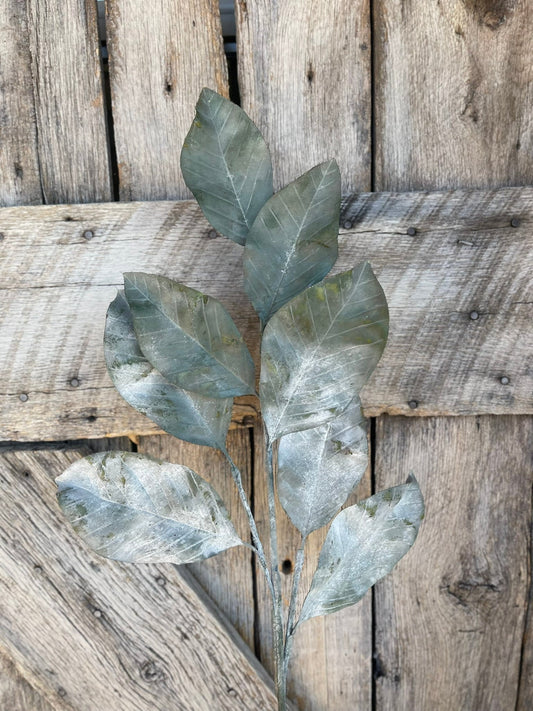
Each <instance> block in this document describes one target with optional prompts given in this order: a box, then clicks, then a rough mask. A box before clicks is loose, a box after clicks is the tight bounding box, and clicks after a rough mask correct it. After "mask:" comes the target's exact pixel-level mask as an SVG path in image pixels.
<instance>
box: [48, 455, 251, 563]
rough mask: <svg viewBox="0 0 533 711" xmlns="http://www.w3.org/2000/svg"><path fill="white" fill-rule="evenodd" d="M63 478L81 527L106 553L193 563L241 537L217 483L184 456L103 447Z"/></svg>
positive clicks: (66, 506) (68, 508)
mask: <svg viewBox="0 0 533 711" xmlns="http://www.w3.org/2000/svg"><path fill="white" fill-rule="evenodd" d="M56 483H57V486H58V500H59V504H60V506H61V508H62V509H63V512H64V513H65V515H66V517H67V518H68V520H69V521H70V523H71V524H72V526H73V528H74V530H75V531H76V533H78V534H79V535H80V536H81V538H82V539H83V540H84V541H85V542H86V543H88V544H89V545H90V546H91V548H93V549H94V550H95V551H96V552H97V553H98V554H100V555H102V556H104V557H105V558H112V559H114V560H122V561H128V562H132V563H148V562H156V563H176V564H181V563H192V562H193V561H196V560H201V559H203V558H209V557H210V556H212V555H215V554H216V553H220V552H221V551H223V550H226V549H227V548H232V547H233V546H238V545H240V544H241V543H242V541H241V540H240V538H239V537H238V536H237V533H236V531H235V529H234V527H233V524H232V523H231V521H230V520H229V516H228V513H227V511H226V509H225V508H224V505H223V503H222V501H221V500H220V498H219V496H218V494H217V493H216V492H215V490H214V489H213V488H212V487H211V486H210V485H209V484H208V483H207V482H206V481H204V479H202V478H201V477H200V476H198V474H196V473H195V472H193V471H192V470H191V469H188V468H187V467H184V466H181V465H180V464H170V463H168V462H160V461H157V460H155V459H152V458H151V457H147V456H145V455H140V454H133V453H130V452H101V453H99V454H94V455H92V456H89V457H85V458H84V459H80V460H79V461H77V462H75V463H74V464H72V465H71V466H70V467H69V468H68V469H67V470H66V471H65V472H64V473H63V474H62V475H61V476H59V477H58V478H57V479H56Z"/></svg>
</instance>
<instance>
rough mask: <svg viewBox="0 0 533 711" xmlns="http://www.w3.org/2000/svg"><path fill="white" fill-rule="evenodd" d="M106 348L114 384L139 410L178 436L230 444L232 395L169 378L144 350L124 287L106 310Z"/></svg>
mask: <svg viewBox="0 0 533 711" xmlns="http://www.w3.org/2000/svg"><path fill="white" fill-rule="evenodd" d="M104 353H105V359H106V364H107V370H108V372H109V375H110V377H111V380H112V381H113V385H114V386H115V387H116V389H117V390H118V392H119V393H120V394H121V395H122V397H123V398H124V400H126V402H128V403H129V404H130V405H132V406H133V407H134V408H135V409H136V410H138V411H139V412H142V414H143V415H147V416H148V417H149V418H150V419H151V420H153V422H155V423H156V425H158V426H159V427H160V428H161V429H163V430H165V432H168V433H169V434H171V435H173V436H174V437H178V438H179V439H183V440H185V441H186V442H192V443H193V444H203V445H207V446H209V447H216V448H218V449H221V450H223V449H224V448H225V445H226V436H227V434H228V429H229V425H230V422H231V409H232V405H233V398H231V397H230V398H210V397H206V396H205V395H200V394H199V393H193V392H190V391H189V390H183V388H179V387H178V386H177V385H173V384H172V383H169V382H168V380H165V378H164V377H163V376H162V375H161V373H159V372H158V371H157V370H156V369H155V368H154V367H153V366H152V365H151V364H150V362H149V361H148V360H147V359H146V358H145V357H144V355H143V354H142V351H141V349H140V347H139V344H138V343H137V336H136V335H135V331H134V329H133V319H132V316H131V312H130V309H129V307H128V302H127V301H126V297H125V296H124V294H123V292H119V293H118V294H117V297H116V298H115V300H114V301H112V302H111V304H110V305H109V308H108V310H107V318H106V325H105V332H104Z"/></svg>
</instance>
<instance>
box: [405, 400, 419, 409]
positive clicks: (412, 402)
mask: <svg viewBox="0 0 533 711" xmlns="http://www.w3.org/2000/svg"><path fill="white" fill-rule="evenodd" d="M407 404H408V405H409V407H410V408H411V410H416V408H417V407H418V400H409V402H408V403H407Z"/></svg>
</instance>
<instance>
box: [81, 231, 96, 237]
mask: <svg viewBox="0 0 533 711" xmlns="http://www.w3.org/2000/svg"><path fill="white" fill-rule="evenodd" d="M83 236H84V237H85V239H92V238H93V237H94V232H93V230H85V232H84V233H83Z"/></svg>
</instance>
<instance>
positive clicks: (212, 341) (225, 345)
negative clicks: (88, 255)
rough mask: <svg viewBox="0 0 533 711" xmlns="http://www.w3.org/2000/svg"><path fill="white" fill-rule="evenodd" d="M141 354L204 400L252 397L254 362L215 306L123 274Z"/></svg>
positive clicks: (152, 279) (174, 285)
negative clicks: (203, 397) (239, 396)
mask: <svg viewBox="0 0 533 711" xmlns="http://www.w3.org/2000/svg"><path fill="white" fill-rule="evenodd" d="M124 289H125V295H126V299H127V301H128V305H129V307H130V310H131V314H132V317H133V326H134V329H135V333H136V335H137V340H138V343H139V346H140V348H141V351H142V352H143V354H144V355H145V357H146V358H147V359H148V360H149V361H150V363H151V364H152V365H153V366H154V368H156V369H157V370H158V371H159V372H160V373H161V375H163V376H164V377H165V378H166V379H167V380H169V381H170V382H171V383H173V384H174V385H177V386H178V387H181V388H184V389H185V390H192V391H193V392H197V393H200V394H201V395H205V396H207V397H216V398H227V397H234V396H237V395H248V394H251V393H254V392H255V374H254V363H253V360H252V356H251V355H250V353H249V351H248V348H247V347H246V344H245V343H244V341H243V338H242V336H241V334H240V333H239V331H238V329H237V327H236V326H235V324H234V323H233V320H232V318H231V316H230V315H229V314H228V312H227V311H226V309H225V308H224V307H223V306H222V304H221V303H220V301H217V299H213V298H211V297H209V296H207V295H206V294H202V293H201V292H200V291H196V289H191V288H190V287H188V286H184V285H183V284H179V283H178V282H176V281H173V280H172V279H167V278H166V277H162V276H158V275H156V274H143V273H141V272H130V273H127V274H124Z"/></svg>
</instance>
